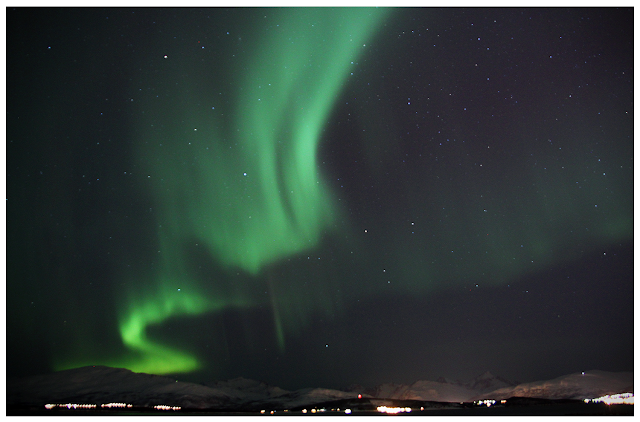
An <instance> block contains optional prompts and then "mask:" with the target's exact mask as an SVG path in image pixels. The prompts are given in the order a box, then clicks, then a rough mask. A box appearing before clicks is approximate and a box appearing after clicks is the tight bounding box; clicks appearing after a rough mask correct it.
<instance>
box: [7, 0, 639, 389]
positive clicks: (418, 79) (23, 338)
mask: <svg viewBox="0 0 640 422" xmlns="http://www.w3.org/2000/svg"><path fill="white" fill-rule="evenodd" d="M268 12H269V10H268V9H267V10H255V9H236V10H228V9H155V8H151V9H126V8H123V9H110V8H107V9H104V8H95V9H94V8H91V9H76V8H62V9H41V8H9V9H7V144H6V146H7V201H6V202H7V205H6V206H7V375H8V376H9V377H15V376H24V375H33V374H40V373H46V372H50V371H52V370H53V368H54V363H53V362H54V361H55V360H56V359H57V357H59V356H60V355H65V354H68V355H74V356H75V355H86V356H96V357H97V358H98V359H99V358H103V357H106V356H108V355H110V354H112V353H113V354H117V353H119V352H121V351H122V349H123V346H122V344H121V340H120V337H119V333H118V330H117V315H118V311H119V309H120V308H119V306H121V304H122V292H123V291H124V290H125V289H127V288H129V287H130V286H127V285H126V283H127V282H129V283H130V281H125V280H123V279H122V278H121V274H122V270H123V268H124V267H135V268H136V269H131V271H133V272H134V273H135V271H139V274H141V275H142V274H143V273H144V272H145V269H148V268H149V266H150V265H153V264H152V262H153V260H154V259H155V258H154V256H155V255H154V254H156V251H155V249H154V244H155V243H157V242H158V239H157V236H158V235H157V233H156V229H155V227H156V223H155V221H154V219H153V215H151V214H150V213H149V209H151V208H154V207H156V205H157V203H156V201H157V198H154V196H153V193H152V189H151V187H150V184H149V181H148V180H147V179H148V178H147V175H146V174H142V173H138V171H137V166H141V158H140V157H137V156H136V152H135V145H136V136H137V134H138V133H139V132H138V130H137V122H138V121H139V120H140V119H141V117H142V116H141V115H140V114H139V113H140V110H139V109H136V108H134V107H133V106H132V104H131V103H132V102H133V101H131V100H130V99H131V98H135V96H136V95H137V92H136V91H137V90H140V89H141V88H140V87H144V88H147V85H145V84H148V85H149V86H151V85H152V83H151V82H150V81H152V80H153V81H158V80H162V78H163V77H166V78H167V80H170V76H171V75H170V74H168V73H167V74H166V75H165V74H163V73H162V71H161V70H159V67H158V66H156V67H155V68H153V66H150V67H149V66H147V67H145V66H146V65H147V64H148V63H149V61H150V59H149V58H150V57H151V56H152V55H156V54H160V52H161V51H163V49H164V51H168V52H169V53H168V55H169V56H170V57H175V56H178V57H180V60H182V61H183V67H182V68H181V69H180V70H177V71H176V72H178V73H184V74H188V76H187V79H188V78H193V79H195V80H200V79H209V78H210V79H214V80H215V79H216V78H221V76H220V75H219V74H217V73H215V72H216V71H214V70H211V69H212V66H211V63H214V62H215V63H217V66H220V67H221V68H224V63H226V62H225V60H228V57H227V55H228V54H230V53H229V52H230V51H233V49H232V48H231V47H230V44H229V45H228V44H225V42H226V41H225V42H223V41H221V39H222V38H220V37H221V35H219V34H224V32H226V31H228V30H231V31H232V32H233V31H234V30H236V29H237V28H240V29H237V31H239V32H242V33H243V34H247V35H246V37H247V38H249V39H251V37H252V36H254V37H257V38H259V37H260V36H261V34H260V33H259V32H258V30H257V29H256V30H255V31H256V33H255V34H254V35H251V28H252V25H251V23H252V22H254V21H257V19H258V18H259V17H261V16H262V15H263V14H268ZM107 17H108V19H107ZM151 22H157V23H151ZM633 24H634V20H633V10H632V9H628V8H627V9H625V8H622V9H619V8H595V9H590V8H569V9H567V8H526V9H525V8H522V9H521V8H509V9H502V8H464V9H460V8H438V9H432V8H424V9H397V10H394V11H393V13H390V14H389V16H387V17H386V18H385V19H384V23H383V25H381V26H380V28H379V29H377V30H376V31H374V34H375V36H374V37H372V38H373V39H372V40H371V47H370V49H369V50H367V53H365V54H363V56H362V57H361V58H360V60H359V63H358V65H357V71H356V72H354V75H353V76H352V77H351V79H348V82H346V83H345V85H344V89H343V90H342V91H341V93H340V96H339V100H338V101H337V102H336V105H335V107H334V108H333V110H332V113H331V115H330V118H329V120H328V122H327V125H326V127H325V130H324V132H323V135H322V139H321V142H320V146H319V151H318V163H319V171H320V172H321V173H322V174H323V175H326V180H327V183H328V185H329V187H330V189H331V191H332V192H333V195H334V196H335V199H336V202H337V203H338V204H339V205H340V207H342V208H341V211H340V212H341V214H340V216H341V217H340V218H339V219H338V221H337V222H336V224H335V227H334V230H333V231H328V232H327V234H326V236H325V237H324V238H323V239H322V241H321V243H320V245H318V246H316V247H314V248H312V249H311V250H309V251H302V252H301V253H300V254H297V255H295V256H292V257H291V258H290V259H289V260H288V261H287V260H283V261H282V262H277V263H274V264H271V265H270V266H269V268H268V269H267V270H266V271H265V272H264V273H263V274H260V275H259V276H257V278H256V280H254V281H252V282H255V283H256V284H257V285H258V286H261V285H262V284H268V283H283V284H282V286H288V285H293V284H295V283H299V282H300V280H302V279H305V280H307V282H308V283H309V287H308V288H307V287H305V288H304V289H308V290H304V289H302V290H301V291H304V292H308V294H304V295H301V298H300V299H301V300H310V301H311V300H313V299H312V298H313V296H314V295H318V292H320V293H321V295H318V296H317V297H322V298H323V299H318V300H319V301H320V300H325V299H324V298H329V299H327V301H330V302H331V306H330V307H327V310H326V312H324V311H323V312H318V311H314V310H312V311H310V312H309V314H308V315H307V316H308V317H309V320H308V321H309V322H308V324H307V325H306V326H305V327H304V329H303V330H300V331H298V332H295V333H288V335H287V342H286V347H285V350H284V351H280V350H278V348H277V345H276V340H275V335H274V327H273V315H272V309H270V308H269V306H257V307H254V308H251V309H241V310H239V309H229V310H226V311H224V312H221V313H214V314H211V313H204V314H202V315H197V316H188V317H184V316H183V317H176V318H173V319H170V320H168V321H166V322H164V323H163V324H160V325H158V326H152V327H149V329H148V333H149V335H150V336H151V337H154V338H158V339H161V340H162V341H163V342H166V343H170V344H178V345H181V346H184V347H186V348H187V349H188V350H190V351H193V352H194V353H195V354H196V355H197V356H199V357H200V358H201V359H203V360H204V361H206V362H207V363H208V366H207V368H206V369H205V370H203V371H199V372H197V373H192V374H177V376H178V377H179V378H180V379H184V380H194V381H210V380H214V379H230V378H235V377H238V376H243V377H246V378H252V379H259V380H263V381H266V382H268V383H269V384H273V385H278V386H280V387H283V388H302V387H308V386H323V387H344V386H348V385H350V384H361V385H375V384H379V383H383V382H397V383H411V382H414V381H416V380H420V379H432V380H435V379H437V378H438V377H440V376H445V377H447V378H450V379H459V380H463V381H464V380H467V379H469V378H471V377H473V376H476V375H479V374H481V373H483V372H485V371H487V370H489V371H491V372H492V373H494V374H496V375H499V376H502V377H504V378H507V379H511V380H517V381H520V382H527V381H534V380H542V379H549V378H554V377H557V376H561V375H565V374H568V373H571V372H577V371H585V370H590V369H600V370H608V371H632V370H633V339H634V336H633V328H634V324H633V315H634V313H633V305H634V302H633V254H634V248H633V164H634V163H633V152H634V150H633V139H634V137H633V135H634V133H633V116H634V108H633V75H634V68H633V53H634V49H633V32H634V31H633V29H634V27H633ZM243 31H244V32H243ZM205 36H206V37H208V38H207V40H208V41H207V47H209V46H210V47H211V48H210V49H209V50H208V51H211V53H209V54H211V56H207V58H206V59H200V56H197V54H199V53H198V50H197V49H196V48H194V43H195V41H196V40H198V39H200V38H202V39H204V38H203V37H205ZM247 42H248V43H249V41H247ZM170 43H173V44H170ZM233 48H236V47H233ZM238 48H240V47H238ZM247 49H249V47H247ZM243 53H246V57H250V56H251V51H250V50H249V51H248V52H247V51H243ZM154 57H155V56H154ZM154 60H155V59H154ZM205 60H210V61H208V62H205ZM216 69H217V68H216ZM235 77H236V76H234V78H235ZM238 77H239V76H238ZM169 84H170V83H169V82H167V83H166V85H167V86H168V85H169ZM152 88H153V89H155V90H157V92H162V90H163V89H164V88H163V86H162V85H161V84H160V85H155V86H153V87H152ZM107 99H108V100H107ZM192 106H193V105H192V104H182V103H177V104H174V107H175V109H187V108H188V107H192ZM168 115H171V113H168ZM176 116H177V117H176V119H180V117H179V116H178V113H176ZM146 158H147V159H150V158H149V157H146ZM127 173H128V174H127ZM578 189H580V190H579V191H578ZM535 235H539V236H540V237H536V236H535ZM536 245H541V246H539V248H538V249H536ZM492 254H493V255H492ZM319 258H322V259H319ZM314 260H315V261H314ZM307 261H311V262H307ZM318 261H320V262H318ZM193 262H194V263H200V264H202V265H204V264H203V263H206V264H207V265H208V267H207V268H208V269H209V271H210V272H211V273H215V274H220V277H222V278H223V279H224V280H232V279H233V280H235V278H233V277H235V275H233V274H235V272H234V271H232V272H228V271H227V270H226V269H225V268H223V265H222V264H220V263H219V262H217V261H216V259H215V257H214V258H211V257H201V256H194V257H193ZM134 264H135V265H134ZM238 274H239V273H238ZM242 277H243V276H242V275H239V280H248V279H249V277H248V276H247V277H245V278H242ZM274 279H275V281H274ZM241 282H242V281H241ZM247 282H249V281H247ZM136 288H137V289H140V291H145V290H147V289H150V288H152V287H150V286H149V285H146V284H140V286H137V287H136ZM303 296H304V297H303ZM311 309H316V308H311ZM221 333H222V334H221Z"/></svg>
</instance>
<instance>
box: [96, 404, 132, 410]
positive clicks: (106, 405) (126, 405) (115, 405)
mask: <svg viewBox="0 0 640 422" xmlns="http://www.w3.org/2000/svg"><path fill="white" fill-rule="evenodd" d="M100 407H108V408H109V409H111V408H112V407H133V405H132V404H128V403H103V404H101V405H100Z"/></svg>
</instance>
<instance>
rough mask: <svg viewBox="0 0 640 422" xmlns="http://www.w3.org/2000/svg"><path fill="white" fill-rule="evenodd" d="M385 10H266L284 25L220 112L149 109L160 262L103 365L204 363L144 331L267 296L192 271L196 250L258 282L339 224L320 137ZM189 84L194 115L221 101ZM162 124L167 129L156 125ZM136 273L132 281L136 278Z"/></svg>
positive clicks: (255, 56) (147, 157) (266, 41)
mask: <svg viewBox="0 0 640 422" xmlns="http://www.w3.org/2000/svg"><path fill="white" fill-rule="evenodd" d="M385 13H386V12H385V11H383V10H380V9H337V10H336V9H277V10H270V11H269V15H270V18H271V21H272V22H277V26H276V25H272V26H271V27H270V28H269V31H265V32H268V34H267V36H265V37H263V39H261V40H260V41H259V42H257V44H256V49H255V51H253V50H250V51H248V52H247V58H248V62H247V63H243V64H242V65H241V66H238V65H237V64H236V67H233V68H230V69H225V70H226V71H227V72H230V73H231V74H232V75H233V74H235V75H241V76H240V79H241V82H240V83H239V84H238V88H237V90H236V92H234V93H232V98H233V100H232V101H229V100H228V98H227V101H226V103H225V105H224V106H219V107H215V110H213V111H214V113H198V112H196V113H189V114H185V116H184V119H183V120H180V119H179V118H175V117H174V118H173V119H172V121H162V119H163V117H162V113H163V111H162V110H161V109H157V113H156V114H153V112H150V111H149V109H147V108H145V114H146V116H148V119H149V120H148V121H145V122H144V123H145V126H144V128H143V129H141V132H140V134H141V138H142V140H141V142H140V156H141V157H142V158H141V159H142V160H144V162H145V163H147V164H148V168H145V169H144V170H143V171H144V172H145V174H147V173H148V175H149V176H148V177H149V178H150V179H151V183H152V185H153V186H152V189H153V191H154V194H155V197H156V199H157V201H158V208H159V209H158V211H157V213H156V215H158V226H159V228H158V231H159V233H158V238H159V242H160V247H159V251H158V255H159V269H158V271H157V274H156V275H155V282H153V283H152V284H155V285H156V287H155V288H154V293H153V294H149V293H148V292H147V291H145V292H143V293H141V292H140V290H139V289H132V290H131V291H130V292H129V297H128V300H127V301H124V302H125V305H124V306H122V309H121V311H120V323H119V326H120V333H121V337H122V341H123V343H124V345H125V346H126V347H127V348H128V349H129V353H127V354H126V356H125V357H123V358H120V359H116V360H115V361H110V362H107V363H106V364H108V365H110V366H121V367H126V368H128V369H131V370H133V371H135V372H147V373H154V374H167V373H185V372H191V371H194V370H197V369H199V368H201V366H202V365H201V363H200V362H199V361H198V359H197V358H196V357H195V356H192V355H191V354H190V353H188V352H185V351H181V350H177V349H174V348H172V347H169V346H166V345H163V344H159V343H158V342H156V341H154V340H152V339H150V338H149V337H148V335H147V328H148V327H149V326H151V325H155V324H162V323H163V322H164V321H167V320H168V319H170V318H173V317H177V316H183V315H197V314H202V313H205V312H213V311H220V310H222V309H225V308H229V307H243V306H253V305H255V304H257V303H261V302H262V303H264V301H265V298H264V297H263V298H260V297H258V296H257V295H256V294H255V293H254V292H253V291H254V290H255V288H253V289H252V287H254V286H252V285H251V283H250V282H249V283H245V284H244V285H235V286H234V287H233V288H229V287H228V286H226V285H225V284H224V283H220V282H218V281H217V280H210V281H209V283H206V284H203V283H201V280H202V279H203V277H198V276H194V275H193V274H190V272H192V270H191V269H190V268H191V267H190V266H189V264H188V262H189V259H190V254H192V253H193V252H194V248H195V249H197V250H198V252H197V253H202V254H204V255H209V256H210V257H211V258H212V259H213V261H215V262H216V263H217V264H218V265H220V266H221V267H223V268H227V269H228V270H229V271H231V270H233V271H236V270H240V271H242V272H244V273H245V274H247V275H248V276H249V277H251V276H257V275H258V274H260V272H261V270H263V268H265V266H266V265H268V264H271V263H275V262H277V261H278V260H281V259H283V258H285V257H288V256H291V255H293V254H297V253H300V252H301V251H304V250H307V249H309V248H312V247H314V246H316V245H317V244H318V242H319V240H320V239H321V237H322V236H323V234H324V233H325V232H326V231H327V230H329V229H330V228H331V226H332V222H333V220H334V218H335V216H334V214H335V212H336V210H335V207H334V204H332V198H331V196H330V195H329V192H328V191H327V188H326V187H325V185H324V184H323V181H322V179H321V176H320V175H319V174H318V167H317V165H316V150H317V147H318V141H319V139H320V135H321V132H322V129H323V127H324V126H325V124H326V122H327V120H328V118H329V114H330V113H331V110H332V106H333V104H334V102H335V101H336V99H337V97H338V95H339V93H340V91H341V88H342V87H343V85H344V84H345V83H346V80H347V79H348V76H349V74H350V70H349V69H350V68H352V67H353V62H354V60H356V58H357V57H358V56H359V55H360V53H361V52H362V51H363V50H364V49H365V45H366V42H367V40H368V39H369V37H370V36H371V35H372V34H373V33H374V31H375V29H376V27H377V24H378V23H379V22H380V20H381V18H382V17H383V16H384V14H385ZM182 82H183V81H182V80H181V84H180V85H181V87H182V90H180V88H178V91H176V92H177V95H179V96H181V98H182V103H181V104H184V106H185V109H188V110H189V111H192V110H193V109H194V108H195V107H194V103H195V102H197V100H200V101H198V102H199V103H202V104H212V103H213V104H218V103H219V101H220V100H219V98H217V96H218V92H216V90H213V89H210V90H209V91H208V92H207V91H205V92H203V90H202V89H201V87H199V86H197V85H196V84H194V83H193V81H188V80H185V81H184V83H182ZM185 87H186V88H185ZM216 88H219V86H216ZM229 98H231V96H230V97H229ZM203 108H204V107H203ZM209 108H210V107H209ZM207 111H212V110H207ZM218 112H219V114H218ZM159 123H163V125H164V130H163V131H157V132H154V131H153V130H151V131H150V130H149V129H148V128H150V127H156V128H157V127H159V126H160V124H159ZM154 212H155V211H154ZM187 245H188V246H187ZM202 250H204V252H202ZM125 277H126V276H125ZM129 278H130V283H128V284H129V285H132V286H136V285H138V282H139V281H136V280H135V277H131V276H129ZM225 286H226V287H225ZM145 290H147V289H145ZM267 301H268V304H269V305H271V306H272V307H273V313H274V319H275V325H276V333H277V337H278V338H277V341H278V344H279V347H280V349H281V350H282V349H284V335H285V333H284V331H285V327H284V326H283V324H282V321H281V316H280V312H279V310H278V306H277V301H276V298H275V295H274V294H273V292H272V293H271V295H270V298H268V299H267ZM269 302H270V303H269ZM71 366H78V365H77V362H74V365H71Z"/></svg>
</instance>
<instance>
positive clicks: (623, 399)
mask: <svg viewBox="0 0 640 422" xmlns="http://www.w3.org/2000/svg"><path fill="white" fill-rule="evenodd" d="M584 402H585V403H590V402H592V403H606V404H633V393H622V394H612V395H606V396H602V397H598V398H597V399H584Z"/></svg>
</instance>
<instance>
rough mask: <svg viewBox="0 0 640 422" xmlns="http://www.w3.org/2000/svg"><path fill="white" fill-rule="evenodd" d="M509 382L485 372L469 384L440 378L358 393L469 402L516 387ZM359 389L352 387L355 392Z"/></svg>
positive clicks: (397, 397)
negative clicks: (484, 394)
mask: <svg viewBox="0 0 640 422" xmlns="http://www.w3.org/2000/svg"><path fill="white" fill-rule="evenodd" d="M516 384H517V383H515V382H509V381H507V380H504V379H502V378H500V377H496V376H494V375H493V374H491V373H490V372H485V373H484V374H482V375H479V376H477V377H476V378H474V379H472V380H471V381H469V382H466V383H462V382H459V381H451V380H448V379H446V378H443V377H441V378H439V379H438V380H437V381H426V380H422V381H416V382H415V383H413V384H410V385H408V384H391V383H387V384H382V385H379V386H377V387H375V388H372V389H364V388H362V387H360V388H359V389H358V390H360V391H358V392H364V393H365V394H368V395H370V396H372V397H378V398H390V399H397V400H424V401H441V402H458V403H459V402H468V401H471V398H472V397H475V396H478V395H479V394H482V393H486V392H489V391H493V390H496V389H498V388H503V387H511V386H515V385H516ZM354 388H355V389H357V387H352V390H353V391H356V390H355V389H354Z"/></svg>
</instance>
